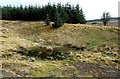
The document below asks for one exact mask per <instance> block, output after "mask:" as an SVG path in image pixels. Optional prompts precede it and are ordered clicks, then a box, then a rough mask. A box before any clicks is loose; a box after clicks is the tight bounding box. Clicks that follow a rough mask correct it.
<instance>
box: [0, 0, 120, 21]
mask: <svg viewBox="0 0 120 79" xmlns="http://www.w3.org/2000/svg"><path fill="white" fill-rule="evenodd" d="M119 1H120V0H0V5H2V6H3V5H7V4H11V5H21V4H22V5H29V4H32V5H34V4H37V5H45V4H47V3H48V2H51V3H53V2H55V3H58V2H61V3H63V4H64V3H67V2H69V3H70V4H74V5H75V4H77V3H79V4H80V6H81V8H82V9H83V11H84V14H85V16H86V19H87V20H91V19H99V18H100V17H101V15H102V13H103V12H110V14H111V16H112V17H118V2H119Z"/></svg>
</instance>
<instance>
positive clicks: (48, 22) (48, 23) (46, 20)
mask: <svg viewBox="0 0 120 79" xmlns="http://www.w3.org/2000/svg"><path fill="white" fill-rule="evenodd" d="M45 24H46V25H47V26H48V25H50V18H49V15H48V14H47V16H46V19H45Z"/></svg>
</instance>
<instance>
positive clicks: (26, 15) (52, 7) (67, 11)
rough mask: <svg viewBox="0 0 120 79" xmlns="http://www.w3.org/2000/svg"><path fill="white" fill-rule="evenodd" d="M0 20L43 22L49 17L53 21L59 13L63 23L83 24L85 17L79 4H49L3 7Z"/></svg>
mask: <svg viewBox="0 0 120 79" xmlns="http://www.w3.org/2000/svg"><path fill="white" fill-rule="evenodd" d="M0 8H1V9H2V19H3V20H23V21H39V20H45V19H46V17H49V19H50V21H53V22H54V21H55V20H56V19H55V17H56V13H59V16H60V18H61V19H62V21H63V23H65V22H66V23H81V24H84V23H85V16H84V14H83V10H82V8H80V6H79V4H76V5H75V6H74V5H70V4H68V3H67V4H65V5H63V4H61V3H58V4H50V3H48V4H47V5H44V6H37V5H35V6H31V5H29V6H24V7H23V6H22V5H20V6H17V7H16V6H14V7H12V6H10V5H7V6H3V7H0Z"/></svg>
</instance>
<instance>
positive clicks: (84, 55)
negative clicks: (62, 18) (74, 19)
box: [0, 21, 120, 78]
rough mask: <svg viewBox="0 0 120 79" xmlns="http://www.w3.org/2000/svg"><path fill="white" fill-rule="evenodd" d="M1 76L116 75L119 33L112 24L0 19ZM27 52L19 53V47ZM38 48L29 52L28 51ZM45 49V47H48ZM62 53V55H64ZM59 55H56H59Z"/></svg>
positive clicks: (119, 63) (118, 68) (118, 64)
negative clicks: (45, 55) (60, 24)
mask: <svg viewBox="0 0 120 79" xmlns="http://www.w3.org/2000/svg"><path fill="white" fill-rule="evenodd" d="M0 22H1V23H2V27H1V28H0V30H1V31H0V43H1V48H0V52H1V53H0V55H1V59H2V61H1V62H0V64H1V67H2V68H1V69H0V70H1V71H2V75H3V77H6V76H14V77H26V76H27V77H73V78H75V77H119V76H120V75H119V71H120V60H119V44H118V40H119V36H118V35H119V33H120V29H119V28H117V27H115V28H113V27H109V26H108V27H106V26H105V27H104V26H93V25H82V24H64V26H63V27H61V28H58V29H54V28H52V26H45V24H44V22H25V21H24V22H23V21H0ZM48 47H51V48H52V51H57V52H61V53H68V52H70V53H69V54H71V55H70V57H69V58H68V59H63V60H59V59H55V60H52V59H50V60H49V59H40V58H39V57H36V56H35V54H36V55H38V54H39V53H40V52H42V53H45V52H46V51H47V50H48V49H47V48H48ZM21 49H22V51H24V53H26V54H20V53H18V51H19V50H21ZM33 49H34V51H36V50H37V52H35V53H34V51H33V54H32V56H29V53H28V51H29V50H33ZM47 52H48V51H47ZM63 56H64V55H63ZM58 57H59V56H58Z"/></svg>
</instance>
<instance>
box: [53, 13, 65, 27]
mask: <svg viewBox="0 0 120 79" xmlns="http://www.w3.org/2000/svg"><path fill="white" fill-rule="evenodd" d="M63 24H64V23H63V21H62V19H61V16H60V14H59V13H58V12H56V14H55V22H54V24H53V25H52V26H53V27H54V28H59V27H61V26H63Z"/></svg>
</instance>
